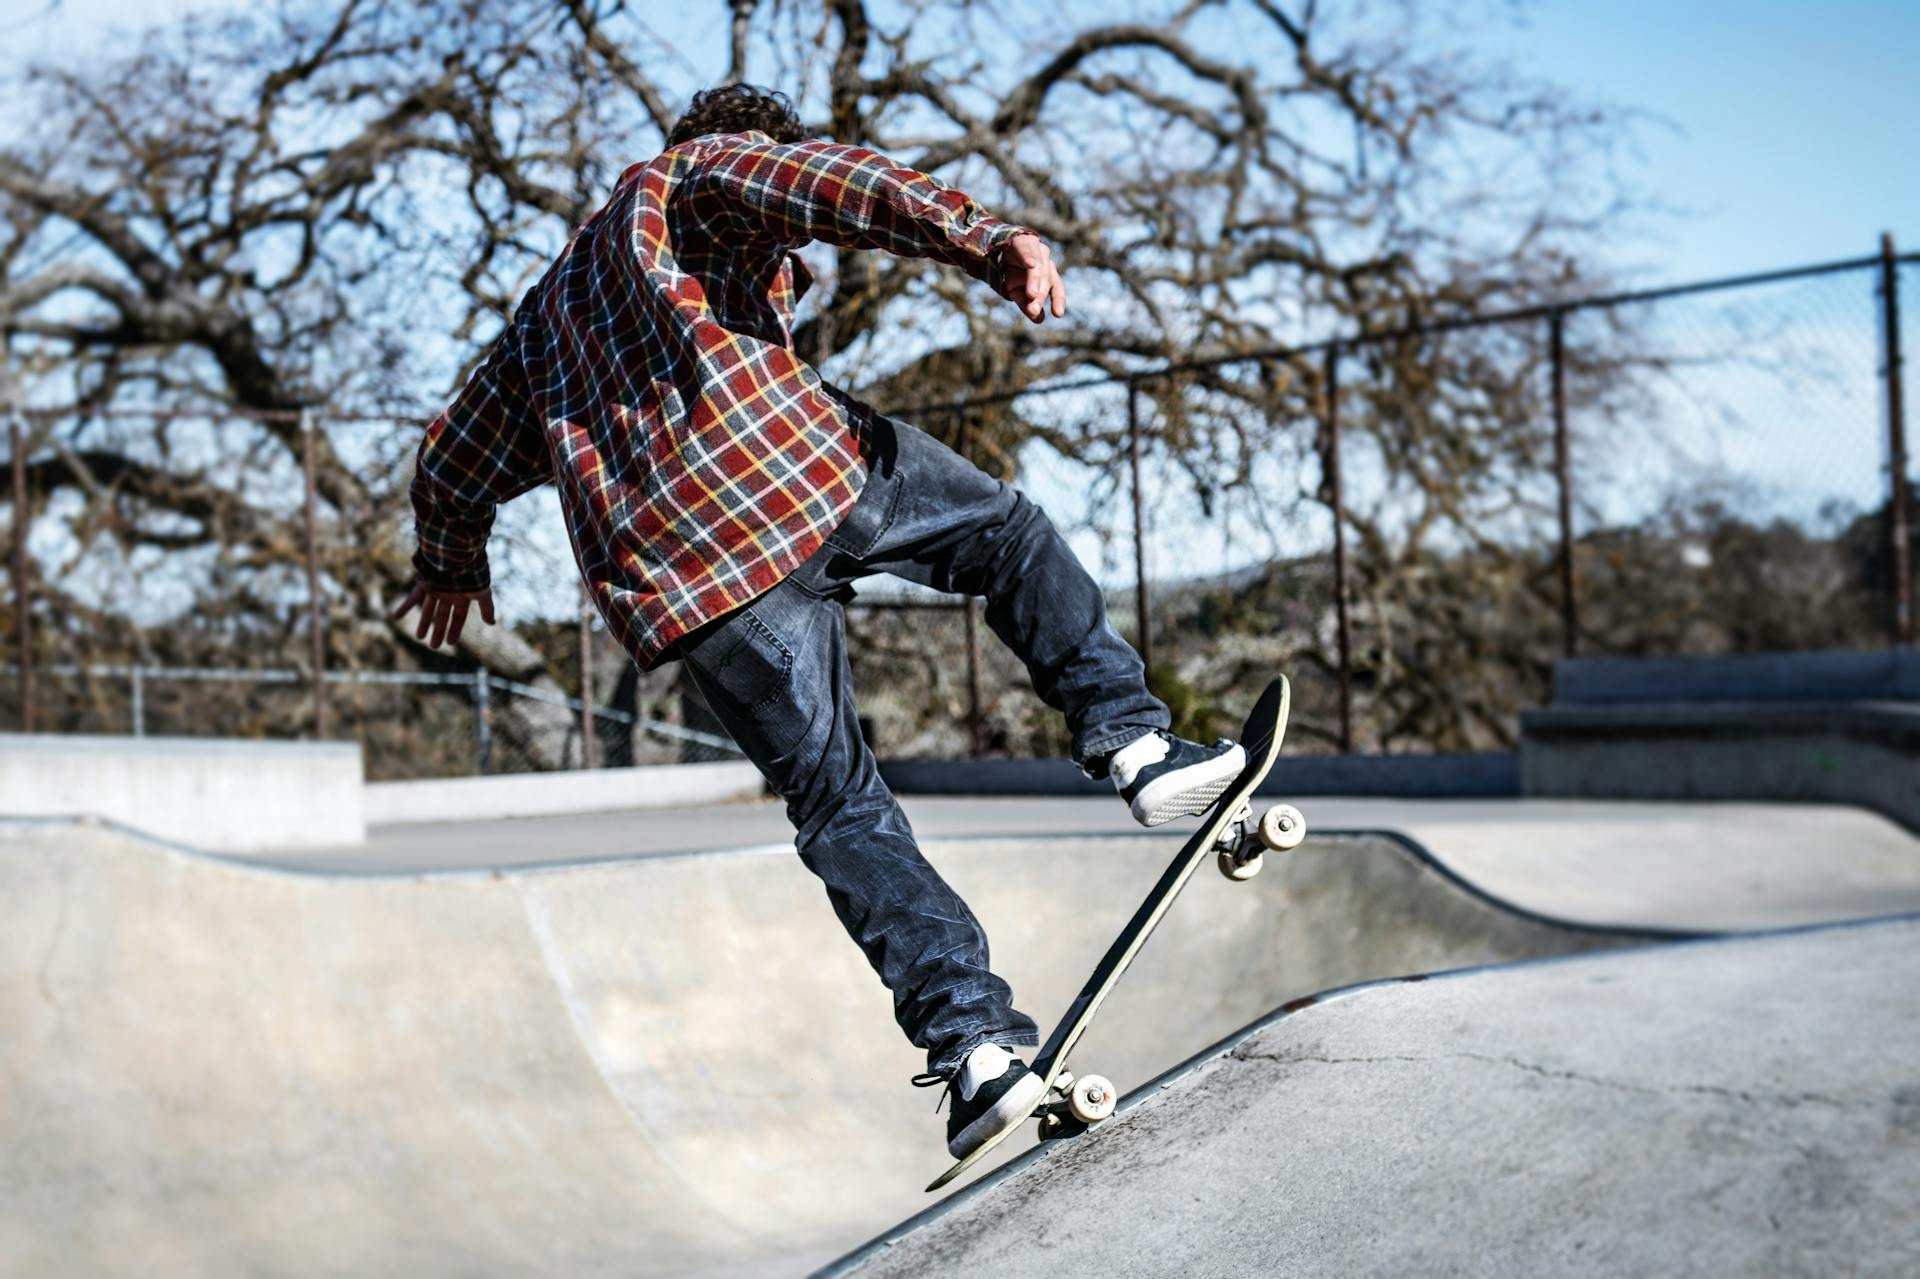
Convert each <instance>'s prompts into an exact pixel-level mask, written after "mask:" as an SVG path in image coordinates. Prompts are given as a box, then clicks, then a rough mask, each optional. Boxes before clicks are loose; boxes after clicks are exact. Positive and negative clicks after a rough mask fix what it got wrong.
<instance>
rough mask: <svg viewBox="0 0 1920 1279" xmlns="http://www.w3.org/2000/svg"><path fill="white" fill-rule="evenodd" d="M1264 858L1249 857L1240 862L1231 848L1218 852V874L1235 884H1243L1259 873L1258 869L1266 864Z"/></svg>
mask: <svg viewBox="0 0 1920 1279" xmlns="http://www.w3.org/2000/svg"><path fill="white" fill-rule="evenodd" d="M1266 860H1267V859H1266V858H1264V857H1249V858H1247V859H1246V860H1245V861H1241V860H1240V858H1239V857H1238V856H1237V855H1236V854H1235V850H1234V849H1231V848H1223V849H1221V850H1220V873H1221V874H1222V875H1225V876H1226V877H1227V878H1228V879H1231V880H1233V881H1234V882H1235V883H1236V884H1237V883H1244V882H1245V881H1247V880H1249V879H1252V878H1253V877H1254V876H1255V875H1258V874H1259V873H1260V867H1261V866H1263V865H1265V864H1266Z"/></svg>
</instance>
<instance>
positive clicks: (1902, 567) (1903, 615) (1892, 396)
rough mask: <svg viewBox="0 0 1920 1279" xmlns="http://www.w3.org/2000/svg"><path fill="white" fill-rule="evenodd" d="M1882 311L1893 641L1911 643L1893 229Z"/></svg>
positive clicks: (1884, 263) (1883, 268)
mask: <svg viewBox="0 0 1920 1279" xmlns="http://www.w3.org/2000/svg"><path fill="white" fill-rule="evenodd" d="M1880 312H1881V322H1882V324H1883V326H1884V332H1885V340H1886V348H1887V364H1886V379H1887V465H1888V467H1889V469H1890V470H1891V471H1892V472H1893V487H1892V490H1891V492H1890V493H1889V495H1888V496H1889V503H1888V506H1889V509H1888V518H1887V523H1888V524H1889V525H1890V526H1891V532H1890V534H1889V535H1890V536H1891V537H1892V539H1893V548H1892V549H1893V642H1894V643H1895V644H1896V645H1899V644H1909V645H1910V644H1912V643H1913V562H1912V535H1911V533H1910V532H1909V531H1908V530H1909V529H1911V528H1912V512H1911V510H1910V506H1911V503H1912V501H1913V496H1912V492H1911V488H1912V486H1911V485H1910V484H1909V483H1908V478H1907V422H1906V415H1907V406H1906V397H1905V395H1904V392H1903V388H1902V386H1901V379H1900V364H1901V360H1900V259H1899V258H1898V257H1896V256H1895V255H1894V251H1893V232H1891V231H1884V232H1882V233H1881V235H1880Z"/></svg>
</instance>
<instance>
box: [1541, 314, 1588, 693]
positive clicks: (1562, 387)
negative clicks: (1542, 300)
mask: <svg viewBox="0 0 1920 1279" xmlns="http://www.w3.org/2000/svg"><path fill="white" fill-rule="evenodd" d="M1566 318H1567V313H1566V312H1565V311H1563V310H1558V309H1556V310H1555V311H1553V312H1552V313H1551V314H1549V315H1548V316H1547V357H1548V360H1549V361H1550V363H1551V365H1552V371H1553V475H1554V481H1555V483H1556V484H1557V485H1558V486H1559V490H1560V633H1561V647H1562V648H1563V649H1564V650H1565V652H1566V655H1567V656H1568V657H1577V656H1578V655H1579V653H1580V595H1579V579H1578V578H1577V577H1576V576H1575V575H1574V568H1573V461H1572V445H1571V443H1570V440H1569V437H1568V434H1567V344H1566Z"/></svg>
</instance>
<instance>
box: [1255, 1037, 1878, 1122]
mask: <svg viewBox="0 0 1920 1279" xmlns="http://www.w3.org/2000/svg"><path fill="white" fill-rule="evenodd" d="M1228 1055H1229V1056H1230V1057H1232V1058H1233V1059H1234V1060H1236V1061H1270V1062H1275V1063H1278V1064H1281V1065H1286V1064H1290V1063H1314V1064H1317V1065H1326V1066H1344V1065H1370V1064H1407V1065H1423V1064H1428V1063H1433V1062H1443V1061H1474V1062H1480V1063H1482V1064H1485V1065H1490V1066H1505V1067H1509V1068H1511V1069H1513V1070H1518V1071H1523V1072H1525V1073H1527V1074H1530V1075H1535V1076H1538V1077H1539V1078H1542V1079H1553V1080H1558V1081H1561V1082H1564V1083H1576V1084H1586V1085H1588V1086H1590V1087H1594V1088H1610V1089H1613V1090H1615V1091H1617V1092H1628V1093H1636V1094H1640V1095H1642V1096H1650V1097H1669V1096H1677V1095H1691V1096H1700V1097H1717V1098H1720V1099H1722V1100H1726V1101H1737V1102H1742V1103H1744V1104H1747V1105H1775V1106H1788V1107H1793V1106H1803V1105H1812V1106H1829V1107H1832V1108H1833V1109H1835V1110H1873V1109H1877V1108H1878V1107H1879V1105H1880V1102H1879V1101H1878V1100H1866V1099H1850V1098H1844V1097H1832V1096H1828V1095H1826V1094H1824V1093H1817V1092H1779V1093H1775V1092H1753V1091H1750V1090H1748V1089H1744V1088H1728V1087H1723V1086H1721V1085H1717V1084H1667V1085H1659V1084H1643V1083H1631V1082H1628V1081H1626V1080H1621V1079H1609V1078H1606V1077H1605V1076H1603V1075H1593V1074H1585V1073H1582V1072H1580V1071H1576V1070H1562V1069H1555V1068H1552V1067H1548V1066H1541V1065H1538V1064H1536V1063H1533V1062H1529V1061H1522V1060H1521V1059H1520V1058H1518V1057H1512V1056H1496V1055H1494V1054H1492V1053H1471V1052H1458V1053H1435V1054H1431V1055H1426V1056H1419V1055H1387V1056H1379V1057H1326V1056H1319V1055H1316V1054H1311V1053H1289V1052H1260V1051H1257V1050H1248V1049H1244V1048H1239V1049H1235V1050H1234V1051H1233V1052H1232V1053H1230V1054H1228Z"/></svg>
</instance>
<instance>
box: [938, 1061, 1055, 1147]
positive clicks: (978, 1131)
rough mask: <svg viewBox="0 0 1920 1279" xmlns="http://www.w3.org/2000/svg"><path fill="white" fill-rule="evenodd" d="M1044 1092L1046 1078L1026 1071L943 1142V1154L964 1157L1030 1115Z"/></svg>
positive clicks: (1044, 1094)
mask: <svg viewBox="0 0 1920 1279" xmlns="http://www.w3.org/2000/svg"><path fill="white" fill-rule="evenodd" d="M1046 1092H1047V1081H1046V1080H1045V1079H1043V1078H1041V1077H1040V1076H1039V1075H1036V1074H1032V1073H1031V1072H1029V1073H1028V1074H1027V1075H1025V1076H1024V1077H1023V1078H1022V1079H1021V1080H1020V1082H1019V1083H1017V1084H1015V1085H1014V1086H1013V1087H1011V1088H1009V1089H1007V1095H1006V1096H1004V1097H1002V1098H1001V1099H1000V1100H999V1101H996V1102H995V1103H994V1104H993V1109H991V1110H989V1111H987V1113H985V1114H984V1115H981V1116H980V1117H979V1118H978V1119H976V1120H974V1121H973V1122H972V1123H970V1124H968V1125H967V1126H966V1127H965V1128H962V1129H961V1130H960V1135H959V1136H958V1137H955V1138H954V1139H953V1140H952V1141H950V1142H948V1143H947V1153H948V1154H949V1155H952V1156H953V1157H954V1158H955V1159H965V1158H966V1157H967V1156H968V1155H970V1154H972V1153H973V1152H974V1151H976V1150H978V1149H980V1147H982V1146H984V1145H986V1144H987V1142H988V1141H989V1140H991V1139H992V1138H993V1136H994V1135H995V1134H996V1133H999V1132H1002V1131H1004V1130H1005V1129H1008V1128H1011V1127H1013V1126H1014V1125H1015V1124H1017V1123H1019V1122H1020V1121H1021V1120H1023V1119H1025V1118H1026V1117H1027V1116H1028V1115H1030V1114H1032V1113H1033V1110H1034V1107H1036V1106H1038V1105H1039V1104H1040V1099H1041V1098H1042V1097H1044V1096H1046Z"/></svg>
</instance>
